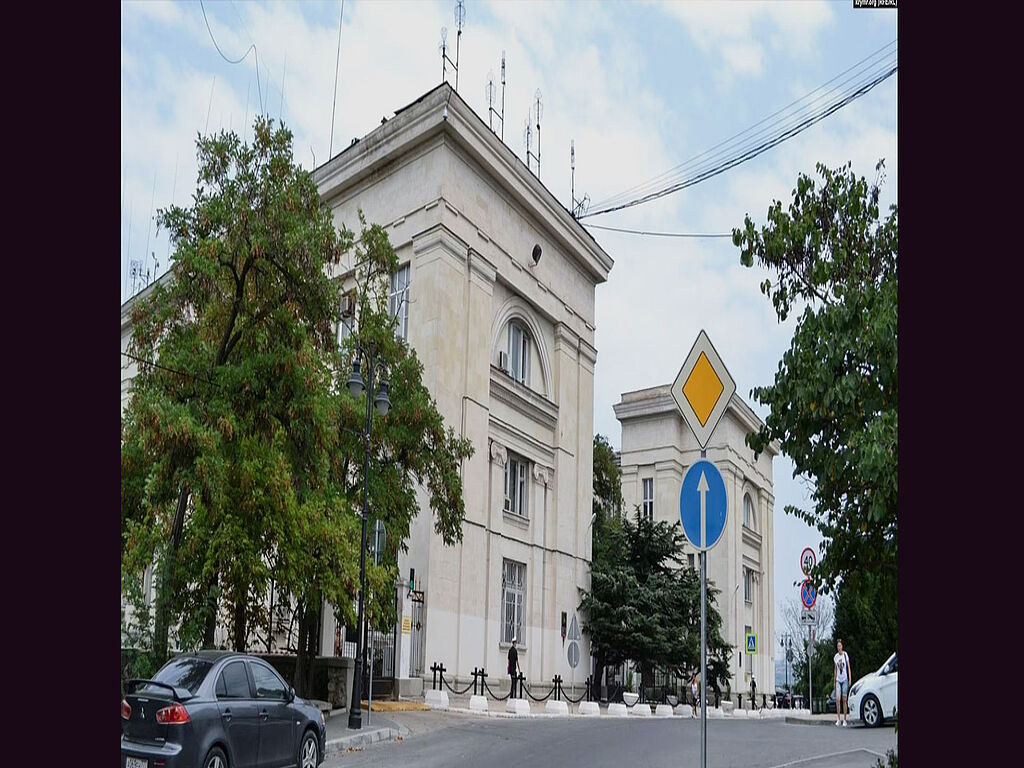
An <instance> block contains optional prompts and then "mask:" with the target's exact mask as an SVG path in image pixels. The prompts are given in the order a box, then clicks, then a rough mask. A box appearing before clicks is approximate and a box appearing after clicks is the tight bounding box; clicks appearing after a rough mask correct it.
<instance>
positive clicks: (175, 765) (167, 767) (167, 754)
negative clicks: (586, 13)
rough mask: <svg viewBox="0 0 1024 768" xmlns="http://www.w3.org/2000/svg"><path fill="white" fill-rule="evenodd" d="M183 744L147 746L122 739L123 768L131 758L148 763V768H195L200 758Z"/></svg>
mask: <svg viewBox="0 0 1024 768" xmlns="http://www.w3.org/2000/svg"><path fill="white" fill-rule="evenodd" d="M192 752H193V750H190V749H185V748H183V747H182V745H181V744H147V743H145V742H139V741H131V740H129V739H126V738H124V736H122V737H121V768H125V766H126V765H127V763H128V758H129V757H134V758H138V759H140V760H145V761H146V768H184V767H185V766H188V767H189V768H193V766H195V764H196V763H197V762H198V760H199V758H198V757H197V756H196V755H195V754H192Z"/></svg>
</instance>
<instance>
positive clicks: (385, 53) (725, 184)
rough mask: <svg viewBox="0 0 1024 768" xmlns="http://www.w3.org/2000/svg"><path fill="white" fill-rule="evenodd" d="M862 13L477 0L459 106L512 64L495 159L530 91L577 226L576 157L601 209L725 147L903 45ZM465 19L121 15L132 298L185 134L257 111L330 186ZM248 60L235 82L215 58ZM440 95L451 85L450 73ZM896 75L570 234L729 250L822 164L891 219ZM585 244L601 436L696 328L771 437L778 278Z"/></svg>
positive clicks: (406, 10)
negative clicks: (878, 199)
mask: <svg viewBox="0 0 1024 768" xmlns="http://www.w3.org/2000/svg"><path fill="white" fill-rule="evenodd" d="M852 6H853V3H851V2H849V1H848V0H842V1H840V2H821V3H819V2H811V1H810V0H773V1H771V2H741V1H736V2H720V3H704V2H685V3H684V2H661V3H659V2H626V3H617V2H600V3H597V2H586V3H569V2H543V3H542V2H535V1H524V0H518V1H516V2H491V3H484V2H475V1H474V0H468V2H466V20H465V27H464V29H463V34H462V38H461V42H460V50H459V95H460V96H462V98H463V99H464V100H466V102H467V103H469V105H470V106H472V107H473V108H474V109H475V110H476V112H477V114H479V115H480V116H481V118H483V119H484V120H485V121H486V118H487V114H488V111H487V106H488V104H487V98H486V83H487V79H488V75H489V73H493V76H494V79H495V82H496V84H497V88H498V96H497V101H499V102H500V98H501V96H500V93H501V92H500V84H498V80H499V75H500V64H501V54H502V51H503V50H504V51H505V53H506V62H507V64H506V66H507V72H506V81H507V85H506V91H505V115H506V117H505V122H506V127H505V131H504V139H505V143H506V144H508V146H509V147H510V148H512V149H513V151H515V152H516V153H517V154H518V155H519V156H520V157H521V158H523V159H524V160H525V154H526V150H525V146H524V141H523V127H524V123H525V121H526V118H527V116H528V113H529V109H530V107H531V105H532V102H533V97H534V92H535V91H536V90H537V89H538V88H539V89H540V90H541V92H542V98H543V113H542V120H541V126H542V135H543V142H542V145H541V168H542V173H541V179H542V181H543V182H544V184H545V185H546V186H547V187H548V189H550V190H551V192H552V193H553V194H554V195H555V196H556V197H557V198H558V199H559V200H560V201H562V202H563V204H564V205H566V207H569V205H570V199H569V198H570V172H569V145H570V140H574V141H575V147H576V177H575V189H576V197H577V198H580V197H582V196H583V194H584V193H586V194H589V196H590V198H591V200H592V201H594V202H600V201H601V200H602V199H604V198H608V197H611V196H612V195H617V194H619V193H620V192H623V191H625V190H627V189H630V188H632V187H634V186H635V185H637V184H641V183H643V182H646V181H648V180H650V179H652V178H654V177H656V176H658V175H660V174H662V173H664V172H666V171H669V170H671V169H672V168H674V167H675V166H677V165H679V164H680V163H682V162H684V161H687V160H689V159H691V158H693V157H694V156H696V155H698V154H700V153H702V152H704V151H705V150H709V149H711V148H712V147H715V146H716V145H718V144H719V142H722V141H723V140H725V139H729V138H731V137H733V136H734V135H736V134H738V133H740V132H741V131H744V130H746V129H747V128H749V127H751V126H752V125H754V124H755V123H758V122H759V121H761V120H763V119H764V118H767V117H769V116H771V115H773V114H774V113H775V112H776V111H778V110H780V109H782V108H784V107H786V106H788V105H789V104H791V102H793V101H795V100H796V99H799V98H801V97H803V96H805V95H807V94H809V93H810V92H812V91H814V90H815V89H816V88H818V87H819V86H821V85H823V84H825V83H826V82H828V81H830V80H832V79H833V78H835V77H836V76H837V75H840V73H843V72H844V71H845V70H847V69H848V68H850V67H852V66H853V65H855V64H857V63H858V62H860V61H861V60H862V59H864V58H865V57H867V56H869V55H870V54H872V53H874V52H876V51H878V50H879V49H881V48H883V46H886V45H887V44H890V43H893V42H894V41H895V40H896V37H897V28H896V20H897V11H895V10H893V9H869V8H862V9H855V8H853V7H852ZM204 7H205V12H206V19H207V20H208V21H209V27H210V29H209V30H208V29H207V22H206V21H204V16H203V10H204ZM454 8H455V3H454V0H444V2H411V3H410V2H398V1H397V0H396V1H395V2H381V1H377V2H365V1H364V2H357V1H355V0H346V1H345V3H344V17H343V18H344V21H343V26H342V33H341V43H340V54H339V43H338V20H339V16H340V15H341V13H342V2H341V1H340V0H337V1H335V0H324V1H323V2H300V3H288V4H286V3H283V2H268V3H262V2H248V1H246V2H243V0H237V1H235V0H228V1H227V2H223V1H220V2H216V1H213V0H204V5H203V6H201V5H200V3H198V2H188V3H161V2H150V1H148V0H147V1H145V2H143V1H139V0H135V1H133V2H122V3H121V175H122V186H121V254H120V259H121V283H120V285H121V301H122V302H123V301H125V300H126V299H127V298H128V297H129V296H130V295H131V294H132V293H133V291H132V279H131V277H130V274H129V263H130V262H131V261H133V260H137V261H140V262H142V263H143V267H142V269H143V271H146V270H149V273H150V279H152V278H153V277H155V276H156V275H158V274H162V273H163V272H165V271H166V270H167V266H168V261H169V244H168V239H167V236H166V233H164V232H159V233H158V232H157V231H156V225H155V221H154V214H155V210H156V209H158V208H160V207H163V206H166V205H168V204H170V203H171V202H174V203H176V204H178V205H188V204H189V202H190V199H191V194H192V192H193V190H194V187H195V178H196V160H195V138H196V136H197V134H199V133H207V132H209V131H219V130H221V129H225V130H228V129H233V130H235V131H244V132H246V134H250V133H251V127H252V121H253V117H254V115H255V114H256V112H257V111H258V110H260V109H262V110H263V111H264V112H266V113H268V114H269V115H270V116H272V117H274V118H280V119H282V120H283V121H284V122H285V124H286V125H287V126H288V127H289V128H290V129H291V130H292V132H293V133H294V137H295V138H294V144H293V146H294V152H295V158H296V160H297V161H298V162H300V163H301V164H303V165H304V166H305V167H307V168H310V169H311V168H313V167H314V157H315V159H316V162H315V165H316V166H319V165H322V164H323V163H324V162H325V161H326V160H327V159H328V157H329V154H330V153H331V151H333V154H337V153H338V152H340V151H341V150H343V149H344V148H345V147H347V146H348V144H349V142H350V141H351V140H352V138H354V137H361V136H364V135H366V134H367V133H369V132H370V131H371V130H373V129H374V128H375V127H376V126H377V125H379V124H380V121H381V118H382V117H384V116H388V117H390V116H391V115H392V114H393V112H394V111H395V110H396V109H399V108H401V107H403V106H405V105H407V104H409V103H410V102H412V101H414V100H415V99H417V98H418V97H420V96H421V95H423V94H424V93H426V92H427V91H429V90H430V89H432V88H433V87H434V86H436V85H437V84H439V83H440V82H441V55H440V52H439V45H440V39H441V38H440V28H441V27H442V26H445V27H447V28H448V37H447V40H448V43H449V44H450V51H449V55H450V57H451V58H453V59H454V58H455V50H454V47H455V42H456V25H455V22H454ZM211 31H212V37H211ZM214 40H216V45H217V46H219V48H220V51H221V52H222V53H223V56H222V54H221V53H218V50H217V48H216V47H215V45H214V42H213V41H214ZM252 45H255V52H253V51H251V50H249V49H250V46H252ZM247 51H248V55H247V56H246V58H245V59H244V60H243V61H242V62H241V63H237V64H232V63H229V62H228V61H226V60H225V58H224V57H227V58H228V59H232V60H237V59H240V58H242V57H243V55H246V52H247ZM257 58H258V61H259V73H258V75H257V70H256V60H257ZM336 62H337V67H336ZM336 71H337V101H336V110H335V114H334V132H333V139H332V137H331V122H332V103H333V100H334V93H335V72H336ZM448 75H449V77H448V79H449V82H451V83H452V84H453V85H454V76H453V73H452V71H451V69H450V68H449V71H448ZM898 77H899V76H898V74H897V75H894V76H893V77H890V78H888V79H887V80H885V81H884V82H882V83H881V84H879V85H878V86H877V87H875V88H874V89H873V90H871V91H870V92H868V93H867V94H866V95H864V96H863V97H861V98H859V99H857V100H855V101H853V102H852V103H850V104H849V105H847V106H845V107H844V108H842V109H840V110H839V111H837V112H835V113H834V114H832V115H831V116H829V117H827V118H825V119H824V120H822V121H821V122H819V123H817V124H816V125H814V126H812V127H810V128H809V129H808V130H806V131H804V132H802V133H800V134H799V135H797V136H795V137H794V138H792V139H790V140H788V141H786V142H784V143H782V144H780V145H779V146H776V147H774V148H773V149H771V150H768V151H767V152H765V153H764V154H761V155H759V156H758V157H756V158H754V159H753V160H750V161H748V162H746V163H744V164H742V165H740V166H738V167H736V168H733V169H731V170H729V171H726V172H725V173H723V174H721V175H719V176H716V177H715V178H712V179H709V180H708V181H705V182H702V183H700V184H697V185H695V186H693V187H691V188H688V189H685V190H682V191H680V192H677V193H674V194H672V195H669V196H667V197H663V198H661V199H659V200H656V201H653V202H650V203H646V204H644V205H640V206H637V207H633V208H629V209H626V210H622V211H617V212H614V213H609V214H607V215H601V216H594V217H592V218H585V219H583V221H584V222H586V223H591V224H599V225H602V226H612V227H622V228H630V229H645V230H653V231H662V232H688V233H725V232H729V231H731V229H732V228H733V227H739V226H742V224H743V220H744V216H745V215H747V214H749V215H750V216H751V217H752V218H753V219H754V221H755V222H756V223H758V224H759V225H760V224H763V223H764V221H765V212H766V210H767V208H768V206H769V205H770V204H771V203H772V202H773V201H774V200H781V201H782V202H783V204H784V205H788V203H789V200H790V199H791V193H792V189H793V187H794V185H795V182H796V178H797V175H798V174H799V173H801V172H804V173H809V174H810V173H813V171H814V166H815V163H817V162H823V163H825V164H826V165H828V166H830V167H833V168H834V167H837V166H839V165H841V164H843V163H845V162H847V161H850V162H852V163H853V170H854V172H855V173H857V174H858V175H859V176H866V177H867V178H868V179H869V180H873V179H874V177H875V171H874V167H875V163H877V161H878V160H879V159H881V158H884V159H885V164H886V183H885V186H884V187H883V193H882V203H883V207H884V209H887V208H888V205H889V203H891V202H894V201H895V200H896V199H897V189H898V186H897V178H898V174H897V154H896V149H897V147H896V143H897V142H896V136H897V133H896V126H897V114H896V113H897V110H896V99H897V80H898ZM257 83H258V85H259V90H258V89H257ZM282 86H283V88H282ZM820 103H821V102H819V104H820ZM261 105H262V106H261ZM495 125H496V127H497V124H495ZM761 127H764V126H761ZM533 141H534V144H533V147H532V148H533V150H534V152H536V150H537V146H536V137H534V139H533ZM591 232H592V234H594V236H595V238H596V239H597V240H598V242H600V243H601V245H602V246H603V247H604V249H605V250H606V251H607V252H608V253H609V254H610V255H611V256H612V258H613V259H615V267H614V268H613V269H612V272H611V275H610V277H609V279H608V282H607V283H605V284H603V285H600V286H598V288H597V323H596V325H597V331H596V346H597V349H598V362H597V370H596V380H595V397H594V423H595V429H596V431H598V432H600V433H601V434H604V435H606V436H607V437H608V438H609V440H610V442H611V443H612V445H613V446H615V447H616V448H618V447H619V444H620V437H621V431H620V428H619V423H618V421H616V419H615V415H614V413H613V411H612V405H613V404H614V403H616V402H618V401H619V400H620V398H621V395H622V393H623V392H628V391H632V390H636V389H642V388H645V387H649V386H654V385H658V384H669V383H671V381H672V380H673V379H674V377H675V375H676V373H677V372H678V370H679V366H680V365H681V363H682V361H683V359H684V358H685V356H686V354H687V352H689V349H690V347H691V346H692V344H693V341H694V339H695V338H696V336H697V333H698V332H699V331H700V330H701V329H702V328H703V329H704V330H706V331H707V333H708V335H709V336H710V338H711V340H712V342H713V343H714V345H715V348H716V349H717V351H718V352H719V354H720V355H721V356H722V358H723V360H724V362H725V365H726V366H727V367H728V369H729V372H730V373H731V374H732V376H733V378H734V379H735V380H736V386H737V392H738V393H739V394H740V395H741V396H742V397H744V398H745V399H746V400H747V402H748V403H749V404H750V405H751V407H752V408H753V409H754V411H755V412H756V413H758V415H760V416H761V417H762V418H763V417H764V416H765V409H764V408H763V407H762V406H760V405H759V404H758V403H756V402H754V401H753V400H752V398H751V397H750V391H751V389H752V388H753V387H755V386H759V385H765V384H770V383H771V382H772V380H773V378H774V374H775V371H776V368H777V366H778V362H779V360H780V359H781V357H782V354H783V353H784V351H785V350H786V349H787V348H788V347H789V342H790V339H791V336H792V332H793V327H794V324H793V323H794V319H793V318H791V319H790V320H789V321H788V322H787V323H786V324H784V325H780V324H779V323H778V322H777V320H776V318H775V314H774V312H773V310H772V307H771V304H770V302H769V301H768V299H767V298H766V297H764V296H763V295H762V294H761V293H760V290H759V288H758V286H759V283H760V282H761V281H762V280H763V279H764V278H765V277H766V276H767V274H766V273H765V272H763V271H762V270H760V269H758V268H753V269H746V268H744V267H741V266H740V264H739V251H738V249H737V248H735V247H734V246H733V245H732V244H731V241H730V240H729V239H728V238H716V239H704V238H702V239H692V238H660V237H641V236H636V235H630V234H623V233H615V232H607V231H603V230H596V229H592V230H591ZM147 255H148V257H147ZM138 287H141V285H139V286H138ZM792 473H793V465H792V462H791V461H790V460H789V459H787V458H785V457H779V458H777V459H776V460H775V478H774V479H775V552H774V558H775V574H774V578H775V588H776V630H777V632H779V631H782V622H781V619H780V617H779V608H778V604H779V603H781V602H782V601H783V600H796V599H797V594H798V592H797V587H795V586H793V585H794V583H795V582H797V581H799V579H800V578H801V574H800V568H799V562H798V559H799V554H800V551H801V550H802V549H803V548H804V547H805V546H814V547H815V548H816V549H818V551H819V553H820V546H819V545H820V536H819V535H818V534H817V532H816V531H814V530H813V529H811V528H809V527H808V526H806V525H805V524H804V523H802V522H801V521H799V520H798V519H796V518H794V517H791V516H789V515H786V514H784V513H783V508H784V507H785V506H786V505H787V504H794V505H797V506H807V504H808V494H807V492H806V484H805V483H804V482H803V481H800V480H795V479H793V477H792ZM822 599H823V598H821V597H819V600H822ZM766 640H767V638H764V639H762V641H761V643H762V646H763V645H764V642H765V641H766ZM773 642H776V643H777V641H773Z"/></svg>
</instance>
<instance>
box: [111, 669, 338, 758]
mask: <svg viewBox="0 0 1024 768" xmlns="http://www.w3.org/2000/svg"><path fill="white" fill-rule="evenodd" d="M326 738H327V728H326V724H325V722H324V716H323V714H322V713H321V712H320V710H319V709H317V708H316V707H315V706H313V705H312V704H311V703H310V702H308V701H306V700H305V699H302V698H300V697H298V696H296V695H295V690H294V689H293V688H292V687H291V686H290V685H288V684H287V683H285V682H284V680H282V679H281V676H280V675H278V674H277V672H276V671H275V670H274V668H273V667H271V666H270V665H269V664H267V663H266V662H265V661H263V660H262V659H260V658H257V657H255V656H249V655H246V654H242V653H230V652H226V651H199V652H198V653H189V654H184V655H181V656H176V657H175V658H173V659H171V660H170V661H168V662H167V663H166V664H165V665H164V666H163V667H162V668H161V669H160V671H159V672H157V673H156V674H155V675H154V676H153V679H152V680H131V681H129V682H128V687H127V693H126V695H125V697H124V699H123V700H122V701H121V766H122V768H287V767H288V766H296V765H297V766H299V768H316V766H318V765H319V764H320V763H321V762H322V761H323V759H324V748H325V742H326Z"/></svg>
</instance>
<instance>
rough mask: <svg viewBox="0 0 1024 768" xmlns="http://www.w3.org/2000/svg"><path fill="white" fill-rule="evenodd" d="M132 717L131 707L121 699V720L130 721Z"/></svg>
mask: <svg viewBox="0 0 1024 768" xmlns="http://www.w3.org/2000/svg"><path fill="white" fill-rule="evenodd" d="M131 717H132V705H131V704H129V703H128V702H127V701H125V700H124V699H121V719H122V720H131Z"/></svg>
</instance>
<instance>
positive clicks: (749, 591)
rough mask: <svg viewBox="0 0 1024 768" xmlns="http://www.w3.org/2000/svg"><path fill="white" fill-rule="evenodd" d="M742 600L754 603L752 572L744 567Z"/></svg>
mask: <svg viewBox="0 0 1024 768" xmlns="http://www.w3.org/2000/svg"><path fill="white" fill-rule="evenodd" d="M743 600H744V601H745V602H748V603H752V602H753V601H754V572H753V571H752V570H750V569H749V568H746V567H744V568H743Z"/></svg>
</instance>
